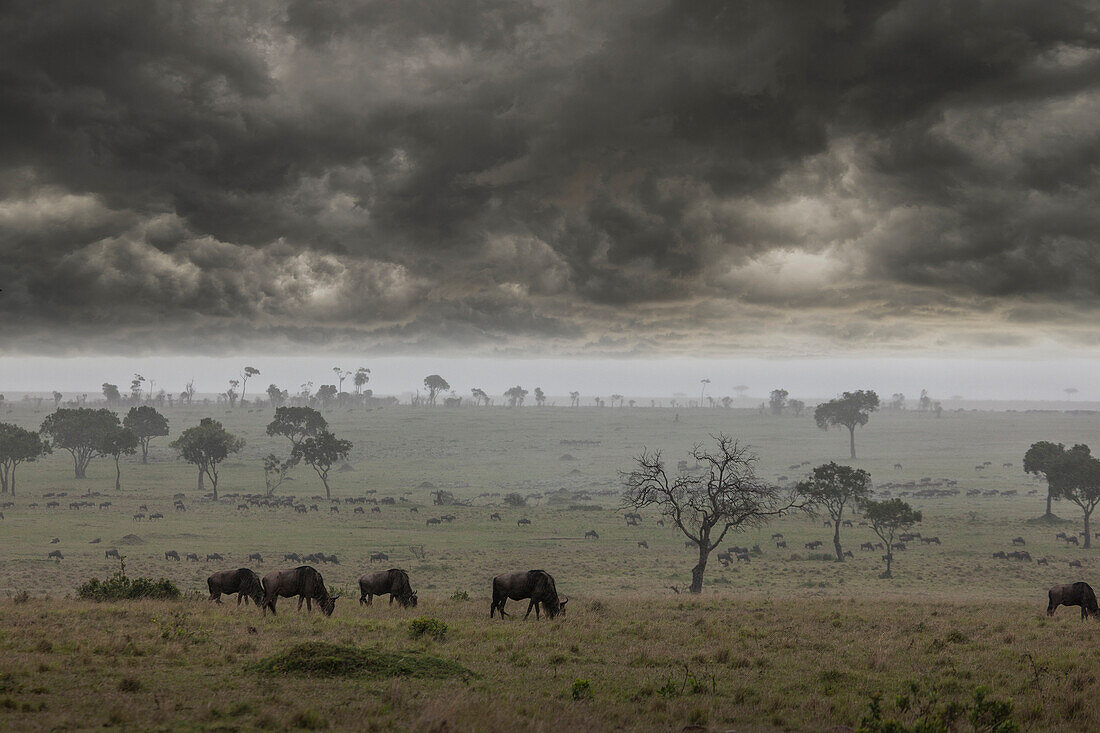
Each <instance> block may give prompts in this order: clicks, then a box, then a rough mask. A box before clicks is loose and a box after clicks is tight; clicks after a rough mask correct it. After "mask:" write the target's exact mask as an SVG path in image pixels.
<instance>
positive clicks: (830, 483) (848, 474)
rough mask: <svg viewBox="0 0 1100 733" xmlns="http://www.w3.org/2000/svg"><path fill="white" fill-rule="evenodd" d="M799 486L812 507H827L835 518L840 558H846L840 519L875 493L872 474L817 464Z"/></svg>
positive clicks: (819, 508) (839, 559)
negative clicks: (841, 538) (841, 540)
mask: <svg viewBox="0 0 1100 733" xmlns="http://www.w3.org/2000/svg"><path fill="white" fill-rule="evenodd" d="M797 490H798V493H800V494H801V495H802V496H804V497H805V498H806V500H807V501H808V503H809V505H810V506H811V507H813V508H814V509H816V510H820V511H824V512H825V513H826V514H828V516H829V519H831V520H832V522H833V548H834V549H835V550H836V561H837V562H844V549H843V548H842V547H841V546H840V522H841V519H842V518H843V516H844V509H845V508H846V507H848V508H854V507H855V506H857V505H858V504H859V503H860V502H863V501H866V500H867V498H868V497H869V496H870V495H871V474H869V473H867V472H866V471H864V470H863V469H862V468H852V467H851V466H839V465H837V464H836V463H826V464H824V465H821V466H818V467H817V468H815V469H814V470H813V475H812V476H811V477H810V478H809V479H807V480H806V481H802V482H801V483H799V484H798V489H797Z"/></svg>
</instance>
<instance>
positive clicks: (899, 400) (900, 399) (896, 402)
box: [890, 392, 905, 410]
mask: <svg viewBox="0 0 1100 733" xmlns="http://www.w3.org/2000/svg"><path fill="white" fill-rule="evenodd" d="M890 409H891V410H904V409H905V395H904V394H902V393H901V392H895V393H894V394H893V395H891V397H890Z"/></svg>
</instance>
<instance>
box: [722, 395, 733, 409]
mask: <svg viewBox="0 0 1100 733" xmlns="http://www.w3.org/2000/svg"><path fill="white" fill-rule="evenodd" d="M722 407H724V408H726V409H727V410H728V409H730V408H731V407H733V398H732V397H728V396H727V397H723V398H722Z"/></svg>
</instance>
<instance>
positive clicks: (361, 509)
mask: <svg viewBox="0 0 1100 733" xmlns="http://www.w3.org/2000/svg"><path fill="white" fill-rule="evenodd" d="M351 513H352V514H366V513H367V508H366V507H361V506H357V507H355V508H354V509H352V510H351Z"/></svg>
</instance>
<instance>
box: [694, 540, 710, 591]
mask: <svg viewBox="0 0 1100 733" xmlns="http://www.w3.org/2000/svg"><path fill="white" fill-rule="evenodd" d="M709 547H710V538H709V537H700V538H699V564H698V565H696V566H695V567H693V568H692V569H691V588H689V590H690V591H691V592H692V593H702V592H703V573H704V572H705V571H706V569H707V557H708V556H709V555H710V552H709V551H708V549H709Z"/></svg>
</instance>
